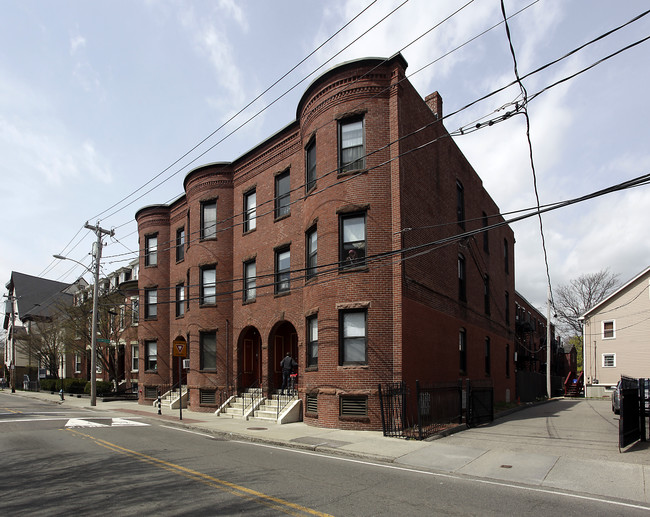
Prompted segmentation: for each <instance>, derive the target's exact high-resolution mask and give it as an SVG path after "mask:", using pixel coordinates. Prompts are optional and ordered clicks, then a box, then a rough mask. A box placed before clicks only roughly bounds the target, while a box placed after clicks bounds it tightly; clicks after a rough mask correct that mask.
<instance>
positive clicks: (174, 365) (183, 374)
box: [171, 336, 190, 386]
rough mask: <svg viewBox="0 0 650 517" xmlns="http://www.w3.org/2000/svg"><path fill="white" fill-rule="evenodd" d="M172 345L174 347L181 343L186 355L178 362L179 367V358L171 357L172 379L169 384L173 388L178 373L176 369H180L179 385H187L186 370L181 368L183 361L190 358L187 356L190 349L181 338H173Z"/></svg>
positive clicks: (176, 381)
mask: <svg viewBox="0 0 650 517" xmlns="http://www.w3.org/2000/svg"><path fill="white" fill-rule="evenodd" d="M172 343H173V345H174V346H175V345H177V344H178V345H180V344H181V343H185V354H186V356H185V357H184V358H183V357H181V358H180V359H181V360H180V363H181V364H180V365H179V364H178V363H179V360H178V359H179V358H178V357H175V356H174V355H172V379H171V381H172V382H171V384H172V386H173V385H175V384H177V383H178V371H179V370H178V369H179V367H180V372H181V385H182V386H185V385H186V384H187V370H186V369H185V368H183V359H189V358H190V356H189V353H190V349H189V347H188V346H187V341H186V340H185V338H184V337H183V336H177V337H175V338H174V340H173V342H172ZM172 354H173V353H172Z"/></svg>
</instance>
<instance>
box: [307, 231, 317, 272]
mask: <svg viewBox="0 0 650 517" xmlns="http://www.w3.org/2000/svg"><path fill="white" fill-rule="evenodd" d="M306 250H307V258H306V262H307V268H306V276H307V278H312V277H315V276H316V273H317V267H318V234H317V232H316V228H315V227H314V228H312V229H311V230H309V231H308V232H307V245H306Z"/></svg>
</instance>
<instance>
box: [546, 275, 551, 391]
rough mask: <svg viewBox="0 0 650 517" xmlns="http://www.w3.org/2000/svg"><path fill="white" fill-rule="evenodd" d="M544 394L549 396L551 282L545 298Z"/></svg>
mask: <svg viewBox="0 0 650 517" xmlns="http://www.w3.org/2000/svg"><path fill="white" fill-rule="evenodd" d="M546 395H547V396H548V398H549V399H550V398H551V284H549V285H548V298H547V300H546Z"/></svg>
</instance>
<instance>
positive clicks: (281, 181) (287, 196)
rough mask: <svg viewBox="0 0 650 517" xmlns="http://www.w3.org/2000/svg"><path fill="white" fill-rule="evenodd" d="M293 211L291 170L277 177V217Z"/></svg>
mask: <svg viewBox="0 0 650 517" xmlns="http://www.w3.org/2000/svg"><path fill="white" fill-rule="evenodd" d="M290 212H291V182H290V177H289V171H285V172H283V173H282V174H278V175H277V176H276V177H275V218H276V219H278V218H280V217H283V216H285V215H289V213H290Z"/></svg>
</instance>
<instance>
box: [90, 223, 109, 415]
mask: <svg viewBox="0 0 650 517" xmlns="http://www.w3.org/2000/svg"><path fill="white" fill-rule="evenodd" d="M84 227H85V228H86V229H88V230H92V231H94V232H95V234H96V235H97V248H96V249H95V254H94V258H95V271H94V273H95V285H94V287H93V323H92V330H91V332H92V334H91V337H90V339H91V344H90V405H91V406H96V405H97V312H98V311H97V306H98V304H99V303H98V302H99V261H100V260H101V258H102V236H103V235H109V236H111V237H112V236H113V235H115V232H114V231H113V230H104V229H103V228H101V227H100V226H99V221H97V225H96V226H92V225H91V224H88V222H87V221H86V224H85V225H84Z"/></svg>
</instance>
